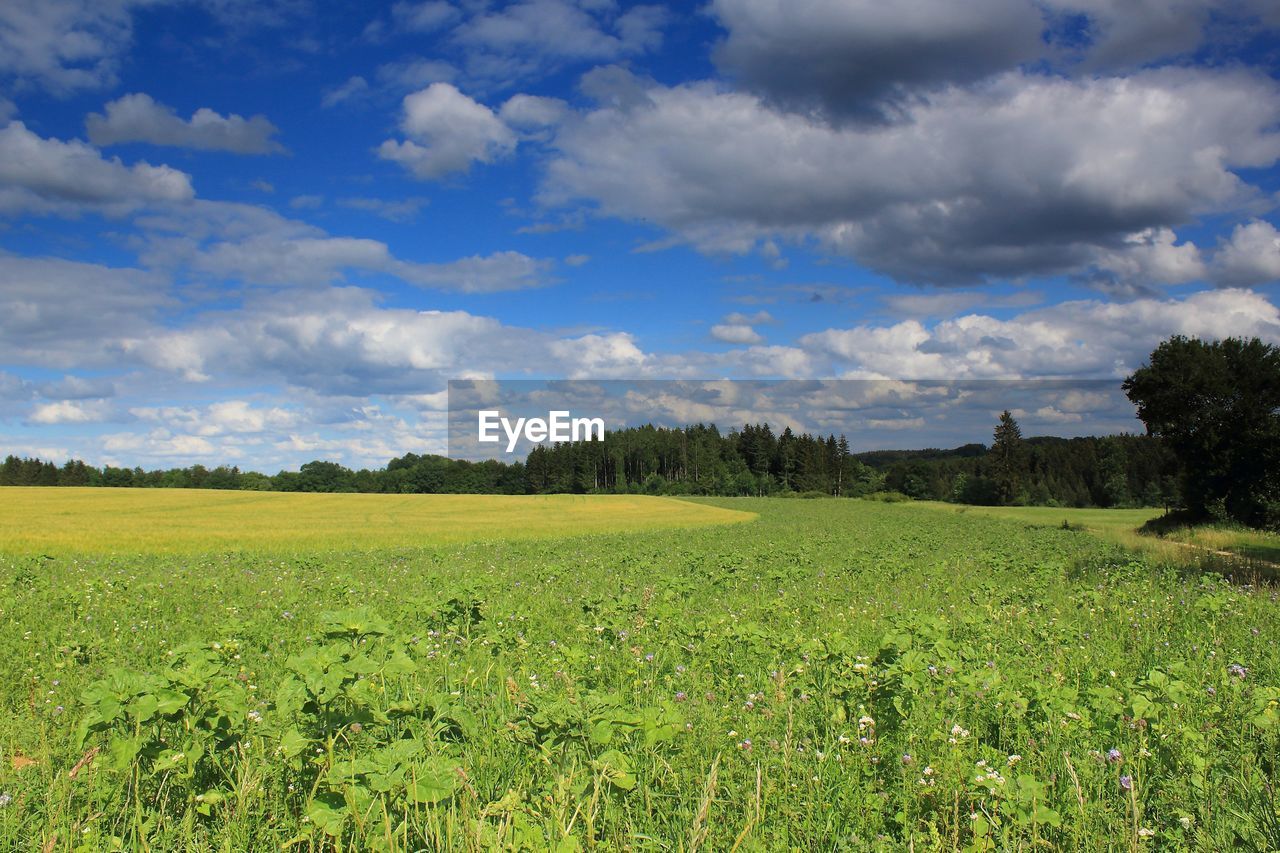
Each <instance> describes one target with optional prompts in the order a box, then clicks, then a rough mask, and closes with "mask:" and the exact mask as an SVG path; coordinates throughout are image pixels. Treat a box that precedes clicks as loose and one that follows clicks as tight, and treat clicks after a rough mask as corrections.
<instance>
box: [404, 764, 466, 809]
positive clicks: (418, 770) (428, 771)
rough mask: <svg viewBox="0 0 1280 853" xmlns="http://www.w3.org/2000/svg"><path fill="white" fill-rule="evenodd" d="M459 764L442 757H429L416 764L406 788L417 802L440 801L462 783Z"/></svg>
mask: <svg viewBox="0 0 1280 853" xmlns="http://www.w3.org/2000/svg"><path fill="white" fill-rule="evenodd" d="M458 769H459V765H458V764H457V763H455V762H453V761H448V760H446V759H442V758H428V759H427V760H426V761H423V762H422V763H420V764H418V765H416V766H415V767H414V768H413V772H412V781H411V782H410V783H409V786H408V787H407V788H406V789H405V790H406V792H407V793H408V795H409V799H410V800H412V801H413V802H415V803H426V804H431V803H438V802H441V801H443V800H447V799H449V798H450V797H452V796H453V794H454V792H455V791H457V790H458V787H459V785H461V779H459V778H458Z"/></svg>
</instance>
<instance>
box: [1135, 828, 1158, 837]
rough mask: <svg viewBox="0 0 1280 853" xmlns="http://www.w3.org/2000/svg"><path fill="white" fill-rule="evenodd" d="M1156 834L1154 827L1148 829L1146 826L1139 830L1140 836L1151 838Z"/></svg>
mask: <svg viewBox="0 0 1280 853" xmlns="http://www.w3.org/2000/svg"><path fill="white" fill-rule="evenodd" d="M1155 834H1156V831H1155V830H1154V829H1147V828H1146V827H1145V826H1144V827H1142V829H1139V830H1138V837H1139V838H1151V837H1153V836H1154V835H1155Z"/></svg>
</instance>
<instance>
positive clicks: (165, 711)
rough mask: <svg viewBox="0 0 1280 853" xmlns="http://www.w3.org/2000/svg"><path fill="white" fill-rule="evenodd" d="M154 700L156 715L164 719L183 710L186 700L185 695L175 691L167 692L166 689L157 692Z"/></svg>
mask: <svg viewBox="0 0 1280 853" xmlns="http://www.w3.org/2000/svg"><path fill="white" fill-rule="evenodd" d="M155 698H156V713H157V714H160V715H162V716H166V717H167V716H169V715H170V714H174V713H177V712H178V711H181V710H182V709H183V708H185V707H186V706H187V700H188V696H187V694H185V693H180V692H178V691H177V690H169V689H167V688H166V689H164V690H157V691H156V694H155Z"/></svg>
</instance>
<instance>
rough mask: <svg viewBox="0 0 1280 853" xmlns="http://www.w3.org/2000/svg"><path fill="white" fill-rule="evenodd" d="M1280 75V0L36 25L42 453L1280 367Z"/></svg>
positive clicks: (31, 111) (235, 9)
mask: <svg viewBox="0 0 1280 853" xmlns="http://www.w3.org/2000/svg"><path fill="white" fill-rule="evenodd" d="M1278 69H1280V7H1278V6H1277V5H1276V4H1275V3H1274V2H1269V0H1177V2H1159V0H1144V2H1141V3H1133V2H1124V0H1035V2H1033V1H1032V0H975V2H972V3H965V4H958V3H954V2H951V0H909V2H902V3H893V4H886V3H881V2H876V0H807V2H801V0H794V2H785V3H784V2H782V0H712V2H709V3H706V4H666V5H664V4H628V3H622V2H612V0H519V2H508V3H503V2H465V1H461V2H445V0H428V2H396V3H388V4H380V5H379V4H334V3H321V2H315V1H313V0H282V2H246V0H210V2H196V0H183V2H166V0H144V1H143V2H132V0H98V2H91V1H90V0H44V1H43V2H38V0H10V2H7V3H4V4H3V5H0V401H2V402H3V408H2V409H0V411H2V412H3V415H0V452H14V453H20V454H24V453H25V454H35V455H40V456H44V457H47V458H53V459H57V460H60V459H64V458H67V457H69V456H76V457H80V458H84V459H86V460H89V461H91V462H94V463H99V464H101V463H112V464H124V465H130V466H132V465H142V466H144V467H160V466H162V467H169V466H175V465H188V464H192V463H196V462H199V463H203V464H219V463H230V464H238V465H240V466H241V467H246V468H258V469H260V470H268V471H274V470H277V469H279V468H285V467H296V466H297V465H299V464H300V463H302V462H305V461H308V460H310V459H313V458H330V459H335V460H339V461H342V462H345V463H347V464H350V465H356V466H364V465H374V466H376V465H381V464H385V462H386V460H387V459H389V458H390V457H392V456H394V455H399V454H402V453H404V452H407V451H414V452H443V450H444V449H445V443H446V442H445V416H444V412H443V411H442V407H443V405H444V402H445V395H444V393H443V392H444V390H445V386H446V382H447V381H448V380H449V379H454V378H471V379H485V378H513V379H515V378H577V379H619V378H634V379H719V378H779V379H814V378H856V379H903V380H911V379H1011V378H1023V379H1037V378H1071V379H1082V380H1083V379H1101V378H1120V377H1123V376H1124V375H1125V374H1126V373H1127V372H1128V371H1130V370H1132V369H1133V368H1134V367H1136V366H1138V364H1140V363H1141V362H1142V360H1143V358H1144V357H1145V356H1146V354H1147V353H1149V352H1150V350H1151V349H1152V348H1153V347H1154V346H1155V345H1156V344H1157V343H1158V342H1159V341H1160V340H1161V339H1163V338H1165V337H1167V336H1169V335H1171V334H1175V333H1180V334H1188V335H1198V336H1202V337H1212V338H1216V337H1223V336H1227V335H1246V336H1259V337H1262V338H1263V339H1265V340H1268V341H1271V342H1276V343H1280V310H1278V309H1277V305H1278V304H1280V303H1278V302H1277V297H1278V296H1280V288H1278V287H1277V281H1278V280H1280V232H1278V231H1277V224H1278V223H1280V217H1278V216H1277V211H1276V205H1277V200H1280V169H1278V168H1277V162H1278V160H1280V82H1278V81H1277V71H1278ZM1090 399H1091V398H1090V397H1089V395H1080V394H1076V395H1071V396H1069V397H1068V396H1064V397H1062V398H1061V399H1048V400H1036V402H1035V405H1034V406H1031V405H1028V406H1027V407H1024V408H1022V409H1021V410H1020V414H1021V416H1022V419H1023V425H1024V430H1025V431H1026V432H1028V433H1032V434H1036V433H1081V432H1085V433H1087V432H1091V431H1097V430H1098V429H1100V428H1101V429H1111V428H1112V427H1113V426H1114V425H1115V420H1114V414H1115V411H1114V401H1113V400H1112V401H1108V402H1107V403H1106V404H1105V406H1103V405H1102V404H1101V403H1098V402H1097V401H1096V400H1095V401H1094V403H1090ZM1095 404H1096V405H1097V406H1099V407H1101V408H1097V409H1091V408H1090V406H1091V405H1095ZM1014 407H1015V408H1017V406H1016V403H1015V404H1014ZM1103 409H1105V412H1104V411H1103ZM711 414H715V413H714V412H712V413H711ZM750 414H752V413H751V412H749V411H744V410H742V409H740V408H734V409H726V410H725V417H726V418H728V417H733V418H737V417H738V416H742V415H750ZM762 414H763V413H762ZM1104 414H1105V415H1106V417H1103V415H1104ZM849 417H850V420H849V422H848V423H847V424H845V425H844V428H845V429H846V431H849V432H851V433H855V434H856V433H857V431H858V429H859V427H860V422H859V420H858V417H857V413H856V412H854V413H853V414H851V415H850V416H849ZM931 417H933V415H929V416H928V417H925V416H923V415H921V413H920V411H917V410H915V409H913V407H912V405H911V403H910V400H909V399H908V398H906V397H904V398H903V399H902V401H901V407H900V418H899V420H901V422H902V424H903V425H904V426H903V428H902V429H901V430H900V432H899V435H900V440H898V441H895V442H893V443H895V444H897V445H899V446H920V445H922V444H928V443H930V441H929V439H930V437H931V436H932V435H937V434H938V433H937V432H936V431H935V432H933V433H931V432H930V418H931ZM937 417H939V418H944V417H945V416H943V415H938V416H937ZM875 420H876V422H877V423H878V424H881V425H882V426H883V424H884V423H885V419H884V418H883V416H882V413H881V414H878V415H877V416H876V418H875ZM824 424H825V422H824ZM723 425H726V426H727V425H729V424H728V423H725V424H723ZM800 425H802V426H804V425H807V424H806V423H804V422H803V421H801V422H800ZM861 425H862V426H865V424H861ZM1138 426H1139V425H1138V424H1136V423H1134V424H1132V427H1134V428H1136V427H1138ZM877 437H879V434H877ZM973 438H974V440H981V439H982V438H985V436H982V435H975V436H974V437H973ZM886 440H887V439H886Z"/></svg>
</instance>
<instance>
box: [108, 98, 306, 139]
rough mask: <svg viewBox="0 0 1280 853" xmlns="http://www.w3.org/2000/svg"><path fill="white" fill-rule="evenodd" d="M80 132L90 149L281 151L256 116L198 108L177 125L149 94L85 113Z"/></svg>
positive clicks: (270, 128) (172, 114)
mask: <svg viewBox="0 0 1280 853" xmlns="http://www.w3.org/2000/svg"><path fill="white" fill-rule="evenodd" d="M85 129H86V130H87V131H88V134H89V140H90V141H91V142H93V144H94V145H99V146H106V145H118V144H120V143H123V142H149V143H151V144H152V145H169V146H173V147H176V148H194V149H197V150H202V151H230V152H232V153H235V154H273V153H277V152H281V151H284V147H283V146H282V145H280V143H279V142H276V141H275V139H273V137H274V136H275V135H276V134H277V133H279V132H280V131H279V128H277V127H276V126H275V125H274V124H272V123H271V122H270V121H268V120H267V117H266V116H261V115H256V116H253V117H252V118H247V119H246V118H244V117H243V116H239V115H235V114H232V115H226V116H223V115H219V114H218V113H216V112H214V111H213V110H211V109H208V108H206V107H201V108H200V109H198V110H196V111H195V113H193V114H192V116H191V118H190V119H188V120H183V119H182V118H180V117H179V116H178V114H177V113H175V112H174V110H173V108H172V107H167V106H165V105H164V104H158V103H156V102H155V101H154V100H153V99H152V98H151V96H150V95H145V94H142V93H134V94H131V95H125V96H124V97H123V98H119V99H117V100H114V101H111V102H110V103H108V104H107V105H106V115H105V116H104V115H102V114H100V113H90V114H89V116H88V117H87V118H86V119H85Z"/></svg>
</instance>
